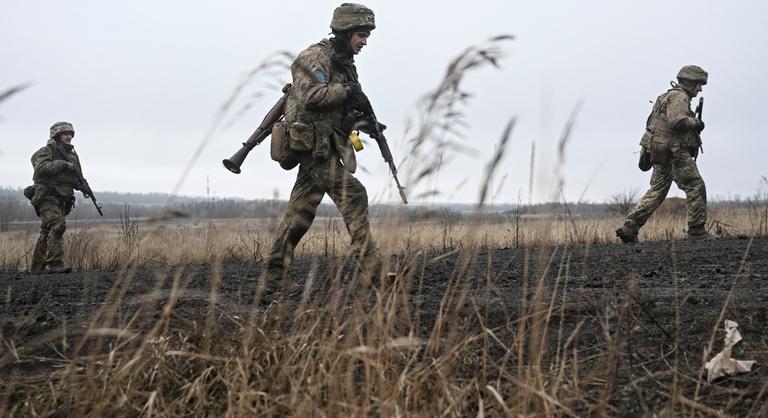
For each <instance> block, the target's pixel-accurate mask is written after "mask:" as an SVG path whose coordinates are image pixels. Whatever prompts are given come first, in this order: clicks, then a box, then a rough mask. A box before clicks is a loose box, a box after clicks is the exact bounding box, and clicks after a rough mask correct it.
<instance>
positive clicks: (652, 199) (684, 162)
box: [627, 149, 707, 230]
mask: <svg viewBox="0 0 768 418" xmlns="http://www.w3.org/2000/svg"><path fill="white" fill-rule="evenodd" d="M673 181H674V182H675V183H676V184H677V187H679V188H680V189H681V190H682V191H684V192H685V200H686V204H687V206H688V229H689V230H690V229H691V228H700V227H704V224H706V222H707V188H706V186H705V185H704V180H703V179H702V178H701V175H700V174H699V169H698V168H697V167H696V161H695V160H694V159H693V157H691V154H690V153H689V152H688V151H687V150H685V149H680V150H678V151H677V152H676V153H675V154H674V156H673V157H672V161H671V162H670V163H669V164H666V165H661V164H656V165H654V166H653V174H652V175H651V188H650V189H649V190H648V191H647V192H646V193H645V195H643V197H642V199H640V202H638V204H637V206H635V207H634V209H632V211H631V212H629V214H628V215H627V221H632V222H634V223H635V224H637V226H638V228H639V227H642V226H643V225H645V223H646V221H648V218H650V217H651V215H652V214H653V211H655V210H656V208H658V207H659V205H661V203H662V202H663V201H664V199H665V198H666V197H667V193H668V192H669V187H670V186H671V185H672V182H673Z"/></svg>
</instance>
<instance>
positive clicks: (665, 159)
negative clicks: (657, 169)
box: [650, 138, 672, 165]
mask: <svg viewBox="0 0 768 418" xmlns="http://www.w3.org/2000/svg"><path fill="white" fill-rule="evenodd" d="M671 159H672V149H671V148H670V146H669V141H667V140H664V139H658V138H653V139H652V140H651V157H650V160H651V164H661V165H667V164H668V163H669V162H670V160H671Z"/></svg>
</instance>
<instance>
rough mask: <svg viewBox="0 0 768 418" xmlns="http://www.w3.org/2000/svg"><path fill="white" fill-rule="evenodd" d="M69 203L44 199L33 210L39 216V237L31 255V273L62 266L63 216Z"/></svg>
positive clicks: (65, 225)
mask: <svg viewBox="0 0 768 418" xmlns="http://www.w3.org/2000/svg"><path fill="white" fill-rule="evenodd" d="M67 205H69V202H68V201H66V200H64V199H63V198H58V197H53V196H50V197H45V198H43V199H41V201H40V202H39V203H38V204H37V206H36V207H35V209H36V210H37V213H38V215H39V216H40V221H41V224H40V236H39V237H38V238H37V243H36V244H35V250H34V252H33V253H32V266H31V271H33V272H41V271H43V270H45V267H46V266H48V267H49V268H57V267H61V266H63V265H64V238H63V236H64V231H66V230H67V223H66V221H65V220H64V216H65V215H66V212H67Z"/></svg>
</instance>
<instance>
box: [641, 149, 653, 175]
mask: <svg viewBox="0 0 768 418" xmlns="http://www.w3.org/2000/svg"><path fill="white" fill-rule="evenodd" d="M637 167H638V168H639V169H640V171H648V170H650V169H651V168H652V167H653V163H651V152H650V151H648V149H646V148H643V149H642V150H640V161H638V162H637Z"/></svg>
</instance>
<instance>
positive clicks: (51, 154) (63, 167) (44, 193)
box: [24, 122, 91, 274]
mask: <svg viewBox="0 0 768 418" xmlns="http://www.w3.org/2000/svg"><path fill="white" fill-rule="evenodd" d="M74 137H75V129H74V128H73V127H72V124H71V123H69V122H56V123H54V124H53V126H51V130H50V137H49V140H48V143H47V144H46V145H45V146H44V147H42V148H40V149H39V150H37V152H35V153H34V154H33V155H32V167H33V168H34V170H35V171H34V175H33V180H34V185H32V186H29V187H27V188H26V189H25V190H24V195H25V196H27V198H28V199H29V200H30V201H31V202H32V206H34V208H35V212H36V213H37V216H39V217H40V221H41V224H40V236H39V237H38V239H37V244H35V249H34V253H33V254H32V265H31V267H30V272H31V273H33V274H40V273H69V272H71V271H72V268H71V267H69V266H66V265H64V240H63V235H64V231H65V230H66V229H67V224H66V222H65V221H64V217H65V216H67V214H69V212H70V211H71V210H72V206H73V205H74V203H75V192H74V190H75V189H76V190H80V191H82V192H83V196H85V198H86V199H87V198H90V196H91V188H90V187H89V186H88V183H87V182H86V181H85V180H84V179H83V176H82V169H81V167H80V159H79V158H78V156H77V153H76V152H75V148H74V146H73V145H72V139H73V138H74Z"/></svg>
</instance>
